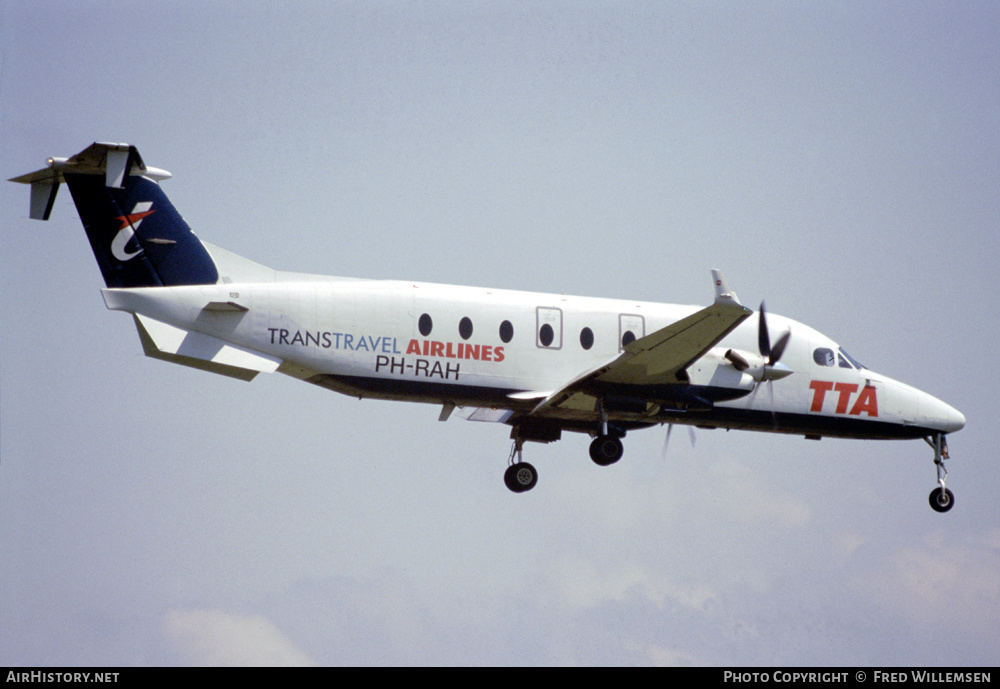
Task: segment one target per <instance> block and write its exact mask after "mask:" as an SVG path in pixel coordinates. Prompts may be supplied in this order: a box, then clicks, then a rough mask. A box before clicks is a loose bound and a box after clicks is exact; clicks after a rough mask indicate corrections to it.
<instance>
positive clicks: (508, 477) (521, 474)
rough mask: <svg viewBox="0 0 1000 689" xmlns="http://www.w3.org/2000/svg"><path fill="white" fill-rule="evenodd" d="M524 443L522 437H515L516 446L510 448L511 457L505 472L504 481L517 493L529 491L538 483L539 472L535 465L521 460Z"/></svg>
mask: <svg viewBox="0 0 1000 689" xmlns="http://www.w3.org/2000/svg"><path fill="white" fill-rule="evenodd" d="M523 445H524V440H523V439H522V438H515V439H514V446H513V447H512V448H511V449H510V458H508V460H507V465H508V466H507V471H505V472H504V473H503V482H504V483H505V484H507V488H509V489H510V490H512V491H513V492H515V493H524V492H525V491H529V490H531V489H532V488H534V487H535V484H536V483H538V472H537V471H536V470H535V467H533V466H532V465H530V464H528V463H527V462H524V461H522V460H521V447H522V446H523Z"/></svg>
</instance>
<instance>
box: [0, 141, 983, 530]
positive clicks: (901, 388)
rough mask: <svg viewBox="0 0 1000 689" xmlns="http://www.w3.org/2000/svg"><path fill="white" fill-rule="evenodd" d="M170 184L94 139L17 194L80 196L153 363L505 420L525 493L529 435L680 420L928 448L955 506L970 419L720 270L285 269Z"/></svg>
mask: <svg viewBox="0 0 1000 689" xmlns="http://www.w3.org/2000/svg"><path fill="white" fill-rule="evenodd" d="M169 177H170V173H168V172H165V171H163V170H159V169H156V168H152V167H147V166H146V165H145V163H144V162H143V160H142V158H141V157H140V156H139V152H138V151H137V150H136V148H135V147H134V146H128V145H126V144H110V143H95V144H94V145H92V146H90V147H88V148H87V149H85V150H84V151H82V152H80V153H78V154H77V155H75V156H73V157H71V158H50V159H49V161H48V166H47V167H45V168H43V169H42V170H39V171H37V172H33V173H30V174H27V175H24V176H21V177H17V178H14V179H13V180H12V181H14V182H23V183H26V184H30V185H31V217H32V218H37V219H42V220H47V219H48V217H49V214H50V213H51V211H52V206H53V203H54V201H55V198H56V192H57V191H58V189H59V185H60V183H63V182H65V183H66V184H67V185H68V186H69V190H70V193H71V194H72V195H73V201H74V202H75V203H76V207H77V210H78V211H79V213H80V219H81V220H82V221H83V225H84V228H85V230H86V232H87V236H88V238H89V239H90V244H91V246H92V247H93V250H94V254H95V256H96V257H97V263H98V265H99V266H100V269H101V273H102V274H103V276H104V281H105V283H106V284H107V289H105V290H103V294H104V301H105V303H106V304H107V307H108V308H109V309H115V310H120V311H126V312H128V313H131V314H132V317H133V318H134V320H135V325H136V328H137V329H138V331H139V339H140V340H141V342H142V347H143V350H144V351H145V353H146V355H147V356H151V357H154V358H157V359H164V360H166V361H170V362H173V363H177V364H183V365H185V366H192V367H194V368H198V369H202V370H205V371H211V372H213V373H220V374H222V375H226V376H231V377H234V378H239V379H242V380H251V379H252V378H254V377H255V376H256V375H257V374H258V373H261V372H265V373H271V372H274V371H277V372H279V373H284V374H287V375H289V376H292V377H294V378H298V379H300V380H304V381H306V382H309V383H313V384H315V385H319V386H322V387H325V388H328V389H330V390H334V391H336V392H340V393H344V394H346V395H351V396H354V397H359V398H374V399H387V400H402V401H408V402H425V403H431V404H437V405H440V406H441V414H440V417H439V418H440V420H442V421H444V420H446V419H447V418H448V417H449V416H450V415H451V414H452V413H453V412H454V413H456V414H457V415H459V416H462V417H464V418H466V419H469V420H473V421H488V422H497V423H504V424H507V425H508V426H510V428H511V438H512V439H513V441H514V443H513V448H512V450H511V453H510V458H509V460H508V468H507V471H506V473H505V474H504V480H505V483H506V484H507V487H508V488H510V490H512V491H514V492H515V493H520V492H524V491H527V490H530V489H531V488H533V487H534V486H535V483H536V482H537V480H538V474H537V472H536V470H535V468H534V467H533V466H532V465H531V464H529V463H527V462H525V461H523V459H522V447H523V445H524V443H525V442H526V441H535V442H543V443H547V442H551V441H554V440H558V439H559V438H560V436H561V435H562V432H563V431H576V432H580V433H587V434H589V435H590V436H592V437H593V441H592V442H591V445H590V456H591V458H592V459H593V460H594V461H595V462H596V463H597V464H600V465H608V464H613V463H614V462H617V461H618V460H619V459H621V457H622V453H623V446H622V438H623V437H625V434H626V433H627V432H628V431H632V430H637V429H641V428H647V427H651V426H657V425H662V424H667V425H668V429H667V431H668V433H669V430H670V428H671V427H672V425H673V424H687V425H693V426H698V427H703V428H726V429H740V430H751V431H768V432H774V433H788V434H796V435H803V436H805V437H806V438H815V439H818V438H821V437H824V436H833V437H842V438H880V439H889V438H924V439H925V440H926V441H927V442H928V443H929V444H930V446H931V447H932V448H933V450H934V462H935V465H936V467H937V475H938V483H939V484H940V485H939V487H938V488H936V489H935V490H934V491H933V492H932V493H931V495H930V504H931V507H933V508H934V509H935V510H937V511H939V512H944V511H947V510H949V509H951V507H952V505H953V504H954V496H953V495H952V492H951V490H949V489H947V488H946V487H945V478H946V476H947V471H946V470H945V468H944V460H945V459H947V457H948V446H947V443H946V441H945V436H946V434H947V433H950V432H953V431H957V430H959V429H961V428H962V427H963V426H964V425H965V417H964V416H962V414H961V413H959V412H958V411H956V410H955V409H953V408H952V407H950V406H948V405H947V404H945V403H944V402H941V401H940V400H938V399H936V398H934V397H932V396H930V395H928V394H927V393H925V392H921V391H920V390H917V389H915V388H912V387H910V386H908V385H904V384H903V383H899V382H897V381H895V380H892V379H891V378H888V377H886V376H883V375H880V374H878V373H875V372H874V371H870V370H868V369H867V368H865V367H864V366H862V365H861V364H859V363H858V362H857V361H855V360H854V359H852V358H851V357H850V356H848V354H847V352H845V351H844V350H843V349H842V348H841V347H839V346H838V345H837V344H836V343H835V342H834V341H833V340H831V339H830V338H828V337H826V336H824V335H822V334H820V333H819V332H817V331H815V330H813V329H812V328H810V327H808V326H806V325H803V324H801V323H798V322H796V321H793V320H791V319H789V318H782V317H780V316H776V315H769V314H766V313H765V310H764V305H763V303H762V304H761V307H760V309H759V310H758V312H757V317H756V318H751V316H752V315H753V311H751V310H750V309H748V308H746V307H745V306H743V305H742V304H741V303H740V302H739V300H738V299H737V297H736V294H734V293H733V292H732V291H730V290H729V288H728V286H727V285H726V282H725V280H723V278H722V275H721V274H720V273H719V272H718V271H714V270H713V271H712V280H713V284H714V288H715V299H714V301H713V303H712V304H711V305H709V306H707V307H705V308H699V307H695V306H681V305H675V304H653V303H645V302H635V301H620V300H612V299H596V298H589V297H570V296H564V295H552V294H534V293H528V292H514V291H507V290H495V289H481V288H477V287H457V286H451V285H435V284H426V283H415V282H410V281H408V280H406V281H402V280H362V279H356V278H340V277H323V276H316V275H304V274H297V273H285V272H279V271H275V270H271V269H269V268H265V267H264V266H261V265H259V264H257V263H254V262H252V261H249V260H247V259H244V258H241V257H239V256H236V255H234V254H232V253H230V252H228V251H224V250H222V249H219V248H217V247H215V246H212V245H210V244H208V243H205V242H202V241H200V240H199V239H198V238H197V237H195V235H194V234H192V232H191V230H190V228H189V227H188V225H187V223H185V222H184V220H183V219H182V218H181V216H180V214H178V212H177V211H176V210H175V209H174V207H173V206H172V205H171V203H170V201H168V200H167V197H166V196H165V195H164V193H163V191H162V190H161V189H160V186H159V182H160V181H161V180H164V179H167V178H169ZM772 333H780V334H779V335H778V336H777V337H776V338H775V339H774V340H772V339H771V338H772ZM762 385H766V387H767V388H768V390H767V392H766V393H765V394H758V392H759V389H760V387H761V386H762Z"/></svg>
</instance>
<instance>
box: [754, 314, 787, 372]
mask: <svg viewBox="0 0 1000 689" xmlns="http://www.w3.org/2000/svg"><path fill="white" fill-rule="evenodd" d="M758 313H759V314H760V320H759V322H758V326H757V348H758V349H759V350H760V355H761V356H762V357H764V359H765V360H766V363H765V364H764V367H763V368H762V369H761V373H760V380H766V381H772V380H780V379H781V378H784V377H785V376H790V375H791V374H792V373H793V371H792V369H790V368H788V367H787V366H785V365H784V364H782V363H780V360H781V355H782V354H784V353H785V347H787V346H788V341H789V340H790V339H791V337H792V331H791V330H786V331H785V332H783V333H781V335H779V336H778V340H777V341H776V342H775V343H774V345H773V346H772V345H771V337H770V335H769V334H768V332H767V309H766V308H765V307H764V302H761V303H760V311H759V312H758Z"/></svg>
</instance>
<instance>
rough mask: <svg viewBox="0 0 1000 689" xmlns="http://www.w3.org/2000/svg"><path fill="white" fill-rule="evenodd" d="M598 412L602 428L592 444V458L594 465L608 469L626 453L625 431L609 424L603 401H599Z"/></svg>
mask: <svg viewBox="0 0 1000 689" xmlns="http://www.w3.org/2000/svg"><path fill="white" fill-rule="evenodd" d="M596 411H597V413H598V415H599V416H600V426H599V428H598V430H597V436H596V437H595V438H594V440H593V441H592V442H591V443H590V458H591V459H592V460H594V464H597V465H598V466H602V467H606V466H610V465H611V464H614V463H615V462H617V461H618V460H619V459H621V458H622V455H623V454H624V453H625V448H624V446H623V445H622V440H621V439H622V436H623V435H625V431H622V430H620V429H618V428H615V427H614V426H611V425H610V424H608V414H607V412H606V411H605V410H604V400H603V399H598V400H597V408H596Z"/></svg>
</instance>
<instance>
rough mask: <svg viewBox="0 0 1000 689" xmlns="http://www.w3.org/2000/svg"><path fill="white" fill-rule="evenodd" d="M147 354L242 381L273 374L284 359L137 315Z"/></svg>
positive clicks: (137, 326) (143, 346)
mask: <svg viewBox="0 0 1000 689" xmlns="http://www.w3.org/2000/svg"><path fill="white" fill-rule="evenodd" d="M134 318H135V325H136V329H138V331H139V339H140V340H141V341H142V349H143V351H144V352H145V354H146V356H148V357H152V358H154V359H162V360H164V361H169V362H171V363H175V364H181V365H182V366H190V367H192V368H197V369H200V370H202V371H210V372H212V373H218V374H220V375H223V376H229V377H231V378H239V379H240V380H247V381H249V380H253V378H254V377H255V376H256V375H257V374H258V373H273V372H274V371H276V370H277V368H278V366H280V365H281V359H279V358H277V357H273V356H269V355H267V354H262V353H260V352H255V351H253V350H250V349H246V348H244V347H239V346H237V345H233V344H229V343H227V342H223V341H222V340H220V339H218V338H215V337H212V336H210V335H204V334H202V333H196V332H192V331H190V330H184V329H182V328H176V327H174V326H172V325H170V324H168V323H163V322H162V321H158V320H156V319H154V318H149V317H148V316H140V315H138V314H135V315H134Z"/></svg>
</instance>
